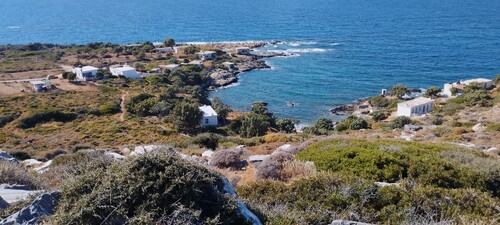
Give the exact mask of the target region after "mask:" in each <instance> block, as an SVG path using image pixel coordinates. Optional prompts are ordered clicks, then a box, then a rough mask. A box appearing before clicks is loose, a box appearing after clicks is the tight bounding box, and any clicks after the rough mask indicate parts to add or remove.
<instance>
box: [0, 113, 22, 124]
mask: <svg viewBox="0 0 500 225" xmlns="http://www.w3.org/2000/svg"><path fill="white" fill-rule="evenodd" d="M20 115H21V113H6V114H2V115H0V128H2V127H4V126H5V125H7V124H8V123H10V122H12V121H14V120H15V119H17V118H18V117H19V116H20Z"/></svg>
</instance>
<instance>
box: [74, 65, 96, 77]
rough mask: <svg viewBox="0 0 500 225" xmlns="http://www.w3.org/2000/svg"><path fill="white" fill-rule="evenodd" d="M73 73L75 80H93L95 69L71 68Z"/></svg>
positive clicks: (91, 67) (85, 67)
mask: <svg viewBox="0 0 500 225" xmlns="http://www.w3.org/2000/svg"><path fill="white" fill-rule="evenodd" d="M73 73H75V74H76V78H77V79H78V80H81V81H89V80H95V79H96V78H95V76H96V74H97V68H95V67H93V66H84V67H75V68H73Z"/></svg>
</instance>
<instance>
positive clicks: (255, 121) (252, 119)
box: [239, 113, 271, 138]
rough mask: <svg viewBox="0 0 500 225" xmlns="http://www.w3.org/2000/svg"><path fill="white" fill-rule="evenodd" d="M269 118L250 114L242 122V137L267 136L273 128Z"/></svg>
mask: <svg viewBox="0 0 500 225" xmlns="http://www.w3.org/2000/svg"><path fill="white" fill-rule="evenodd" d="M268 120H269V117H268V116H265V115H260V114H256V113H250V114H248V115H247V116H245V117H244V118H243V119H242V120H241V127H240V132H239V133H240V135H241V136H242V137H247V138H248V137H257V136H262V135H264V134H266V132H267V130H268V129H269V127H270V126H271V124H270V123H269V121H268Z"/></svg>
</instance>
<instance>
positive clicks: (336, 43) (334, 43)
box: [330, 42, 340, 46]
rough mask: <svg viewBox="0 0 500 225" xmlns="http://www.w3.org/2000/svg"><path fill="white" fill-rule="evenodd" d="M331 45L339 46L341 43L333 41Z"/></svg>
mask: <svg viewBox="0 0 500 225" xmlns="http://www.w3.org/2000/svg"><path fill="white" fill-rule="evenodd" d="M330 45H331V46H337V45H340V43H337V42H335V43H331V44H330Z"/></svg>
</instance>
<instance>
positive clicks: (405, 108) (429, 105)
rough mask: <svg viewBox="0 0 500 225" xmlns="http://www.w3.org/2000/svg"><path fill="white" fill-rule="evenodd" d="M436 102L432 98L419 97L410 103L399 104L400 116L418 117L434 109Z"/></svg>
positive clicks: (398, 113)
mask: <svg viewBox="0 0 500 225" xmlns="http://www.w3.org/2000/svg"><path fill="white" fill-rule="evenodd" d="M434 103H435V101H434V100H432V99H430V98H424V97H419V98H416V99H413V100H410V101H406V102H401V103H398V112H397V115H398V116H407V117H411V116H418V115H423V114H426V113H429V112H432V110H433V109H434Z"/></svg>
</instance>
